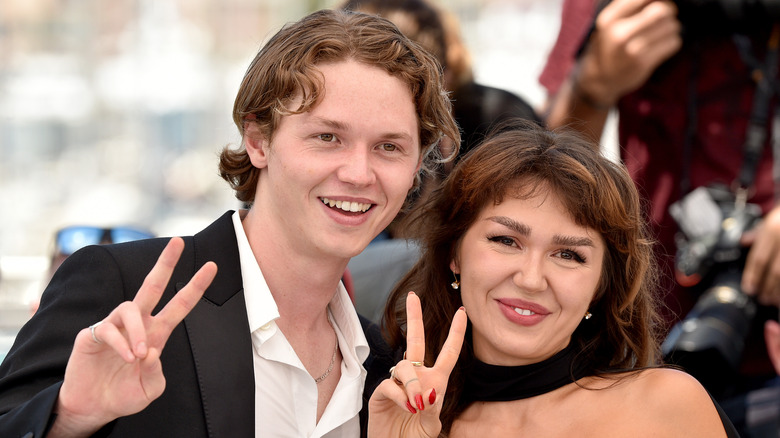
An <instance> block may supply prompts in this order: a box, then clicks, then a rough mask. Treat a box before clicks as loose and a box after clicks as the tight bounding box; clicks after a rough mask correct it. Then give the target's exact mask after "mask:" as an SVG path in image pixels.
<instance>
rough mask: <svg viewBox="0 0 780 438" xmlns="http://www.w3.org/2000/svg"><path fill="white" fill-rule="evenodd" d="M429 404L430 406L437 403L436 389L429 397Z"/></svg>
mask: <svg viewBox="0 0 780 438" xmlns="http://www.w3.org/2000/svg"><path fill="white" fill-rule="evenodd" d="M428 403H429V404H434V403H436V389H432V390H431V395H429V396H428Z"/></svg>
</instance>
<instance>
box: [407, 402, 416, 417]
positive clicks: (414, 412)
mask: <svg viewBox="0 0 780 438" xmlns="http://www.w3.org/2000/svg"><path fill="white" fill-rule="evenodd" d="M406 409H409V412H411V413H413V414H416V413H417V411H415V410H414V408H413V407H412V404H411V403H409V400H407V401H406Z"/></svg>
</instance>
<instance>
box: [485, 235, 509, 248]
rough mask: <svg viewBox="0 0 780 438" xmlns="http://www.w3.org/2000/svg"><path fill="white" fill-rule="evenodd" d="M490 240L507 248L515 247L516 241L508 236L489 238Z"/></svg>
mask: <svg viewBox="0 0 780 438" xmlns="http://www.w3.org/2000/svg"><path fill="white" fill-rule="evenodd" d="M488 240H490V241H491V242H496V243H500V244H501V245H505V246H515V240H514V239H512V238H511V237H508V236H494V237H489V238H488Z"/></svg>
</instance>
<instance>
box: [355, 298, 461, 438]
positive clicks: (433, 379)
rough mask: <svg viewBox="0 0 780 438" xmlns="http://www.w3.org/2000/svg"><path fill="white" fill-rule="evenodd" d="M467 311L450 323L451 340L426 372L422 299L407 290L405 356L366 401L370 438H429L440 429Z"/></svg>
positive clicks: (448, 337) (435, 434)
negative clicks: (388, 377)
mask: <svg viewBox="0 0 780 438" xmlns="http://www.w3.org/2000/svg"><path fill="white" fill-rule="evenodd" d="M467 321H468V319H467V317H466V311H465V309H464V308H463V307H461V308H460V309H459V310H458V311H457V312H456V313H455V316H454V317H453V319H452V326H451V327H450V333H449V335H448V336H447V340H446V341H445V343H444V346H443V347H442V350H441V352H439V356H438V357H437V358H436V364H434V365H433V367H431V368H428V367H426V366H425V365H424V364H423V360H424V358H425V332H424V326H423V320H422V310H421V307H420V298H419V297H418V296H417V295H415V293H414V292H409V296H408V297H407V298H406V328H407V331H406V354H405V355H404V356H405V358H404V360H402V361H400V362H398V364H397V365H396V366H394V367H393V368H392V369H391V370H392V371H391V378H390V379H386V380H385V381H383V382H382V383H381V384H380V385H379V386H378V387H377V389H376V390H375V391H374V394H373V395H372V396H371V400H370V401H369V403H368V412H369V416H368V436H369V437H371V438H377V437H404V438H406V437H427V438H433V437H437V436H438V435H439V432H440V431H441V421H439V413H440V412H441V407H442V404H443V402H444V395H445V393H446V391H447V381H448V380H449V377H450V373H452V369H453V368H454V367H455V364H456V363H457V361H458V357H459V356H460V348H461V346H462V345H463V338H464V336H465V334H466V323H467Z"/></svg>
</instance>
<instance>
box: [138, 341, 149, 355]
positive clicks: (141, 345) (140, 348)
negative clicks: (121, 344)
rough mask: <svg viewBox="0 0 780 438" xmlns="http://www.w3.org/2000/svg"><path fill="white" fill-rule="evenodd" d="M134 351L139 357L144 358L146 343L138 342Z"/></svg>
mask: <svg viewBox="0 0 780 438" xmlns="http://www.w3.org/2000/svg"><path fill="white" fill-rule="evenodd" d="M136 351H137V352H138V355H139V356H140V357H146V353H147V348H146V342H143V341H141V342H139V343H138V347H136Z"/></svg>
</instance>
